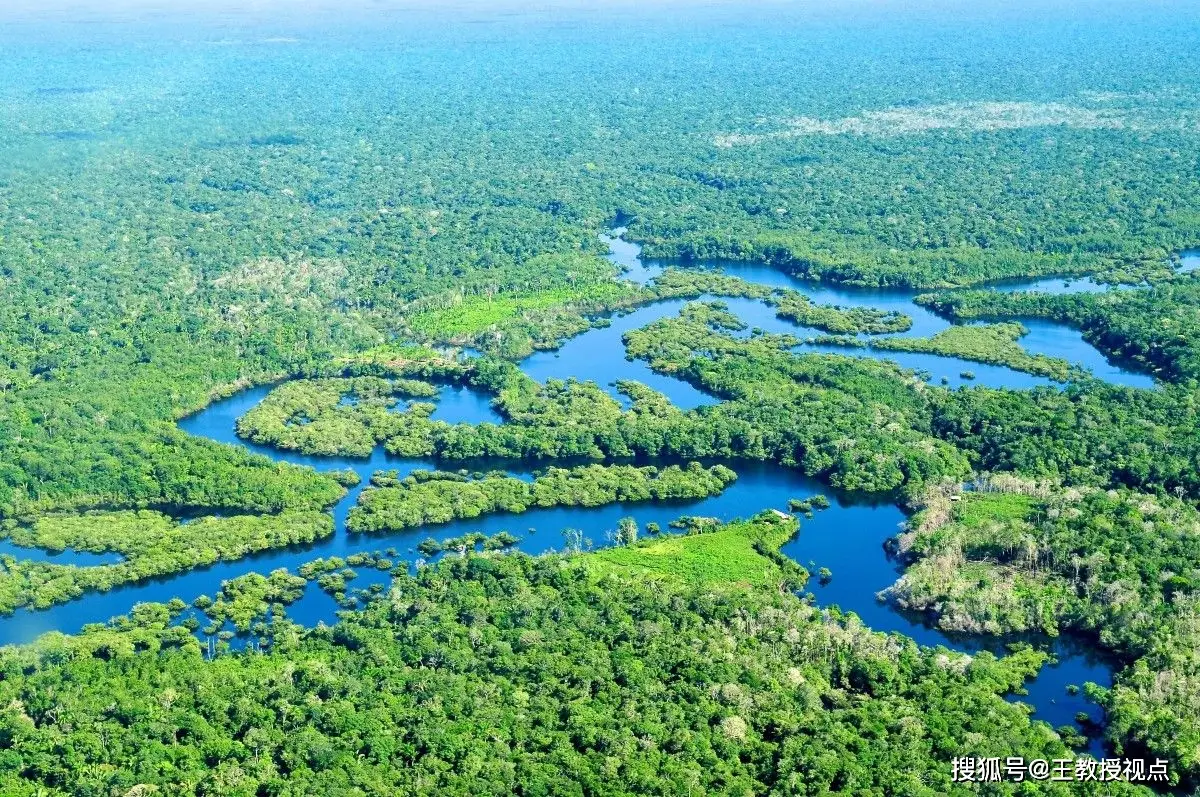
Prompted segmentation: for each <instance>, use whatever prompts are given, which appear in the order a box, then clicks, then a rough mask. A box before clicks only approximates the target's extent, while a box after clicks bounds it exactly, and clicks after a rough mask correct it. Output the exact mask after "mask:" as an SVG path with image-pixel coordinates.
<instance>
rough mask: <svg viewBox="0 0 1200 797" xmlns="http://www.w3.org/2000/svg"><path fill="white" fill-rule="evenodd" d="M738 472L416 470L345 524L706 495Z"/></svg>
mask: <svg viewBox="0 0 1200 797" xmlns="http://www.w3.org/2000/svg"><path fill="white" fill-rule="evenodd" d="M736 478H737V474H735V473H734V472H733V471H732V470H730V469H729V468H726V467H724V466H722V465H714V466H712V467H711V468H705V467H703V466H702V465H700V463H698V462H692V463H689V464H688V465H687V466H686V467H680V466H678V465H670V466H667V467H664V468H655V467H640V468H639V467H634V466H632V465H587V466H584V467H579V468H570V469H567V468H550V469H549V470H547V471H546V472H545V473H544V474H542V475H540V476H538V477H537V478H536V479H534V480H533V481H532V482H525V481H522V480H521V479H517V478H514V477H512V476H505V475H503V474H492V475H487V476H484V477H483V478H481V479H472V478H469V477H466V476H459V475H457V474H452V473H440V472H430V471H416V472H414V473H413V474H411V475H409V476H408V477H406V478H405V479H404V480H402V481H401V482H400V483H399V484H398V485H396V486H386V487H373V488H370V489H367V490H364V491H363V493H362V495H360V496H359V500H358V505H357V506H355V507H354V508H352V509H351V510H350V515H349V517H348V519H347V520H346V528H347V529H348V530H350V531H356V532H377V531H385V530H391V529H403V528H411V527H414V526H420V525H424V524H427V523H448V522H449V521H451V520H456V519H460V518H473V517H479V516H480V515H484V514H488V513H491V512H514V513H519V512H524V511H526V510H527V509H530V508H531V507H554V506H601V505H603V504H611V503H615V502H636V501H664V500H669V499H683V498H705V497H707V496H710V495H716V494H718V493H720V492H721V491H722V490H724V489H725V488H726V487H727V486H729V485H730V484H731V483H732V482H733V481H734V480H735V479H736Z"/></svg>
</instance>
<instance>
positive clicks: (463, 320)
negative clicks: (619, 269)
mask: <svg viewBox="0 0 1200 797" xmlns="http://www.w3.org/2000/svg"><path fill="white" fill-rule="evenodd" d="M630 291H631V288H630V287H629V286H628V285H623V284H621V283H617V282H605V283H596V284H590V285H587V286H584V287H582V288H579V289H563V288H560V289H554V290H549V291H539V292H537V293H531V294H519V295H506V296H493V297H491V298H488V297H486V296H464V297H462V299H461V300H456V303H455V304H454V305H453V306H450V307H445V308H439V309H436V310H427V311H425V312H422V313H418V314H417V315H414V316H413V317H412V318H411V319H409V326H410V327H411V328H412V330H413V331H414V332H418V333H421V334H424V335H429V336H432V337H437V338H450V337H455V336H459V335H475V334H478V333H480V332H486V331H487V330H488V329H491V328H492V327H494V326H497V325H500V324H503V323H505V322H506V321H511V320H512V319H515V318H519V317H521V316H522V315H523V314H524V313H528V312H531V311H535V310H544V309H547V308H550V307H556V306H561V305H568V304H575V303H586V304H589V305H592V304H596V303H604V302H608V301H611V300H614V299H620V298H622V297H624V296H626V295H628V294H629V293H630Z"/></svg>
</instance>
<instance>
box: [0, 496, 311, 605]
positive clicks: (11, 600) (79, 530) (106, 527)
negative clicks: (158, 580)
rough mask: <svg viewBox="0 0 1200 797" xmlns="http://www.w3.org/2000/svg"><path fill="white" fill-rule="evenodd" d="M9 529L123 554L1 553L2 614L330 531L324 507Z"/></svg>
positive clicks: (113, 516) (90, 516)
mask: <svg viewBox="0 0 1200 797" xmlns="http://www.w3.org/2000/svg"><path fill="white" fill-rule="evenodd" d="M7 530H8V534H9V536H10V537H11V538H12V540H13V542H14V543H16V544H18V545H22V546H27V547H38V548H46V549H49V550H52V551H58V550H62V549H64V548H73V549H75V550H79V551H87V552H91V553H118V554H120V555H121V556H122V557H123V558H122V560H121V561H119V562H116V563H113V564H102V565H90V566H76V565H62V564H55V563H49V562H36V561H30V560H25V559H15V558H13V557H11V556H3V557H0V614H11V613H12V612H13V611H14V610H16V609H18V608H21V607H24V606H29V607H32V608H45V607H47V606H52V605H54V604H56V603H65V602H66V601H69V600H73V599H75V598H78V597H80V596H82V595H84V594H85V593H87V592H90V591H100V592H106V591H108V590H110V589H112V588H113V587H116V586H120V585H122V584H131V583H134V582H137V581H143V580H145V579H149V578H154V577H157V576H164V575H169V574H172V573H181V572H184V571H186V570H189V569H191V568H194V567H201V566H204V565H210V564H213V563H214V562H219V561H232V560H235V559H240V558H242V557H244V556H246V555H247V554H250V553H254V552H257V551H265V550H268V549H271V548H282V547H286V546H288V545H296V544H300V543H310V542H313V541H314V540H318V539H321V538H323V537H328V536H330V535H331V534H333V518H332V517H331V516H330V515H328V514H325V513H322V512H284V513H282V514H279V515H242V516H237V517H201V518H197V519H195V520H193V521H191V522H189V523H179V522H177V521H175V520H173V519H172V518H170V517H167V516H166V515H164V514H162V513H160V512H153V511H149V510H140V511H136V512H89V513H87V514H83V515H51V516H46V517H41V518H38V519H37V520H36V521H34V522H33V523H32V524H31V525H27V526H13V525H9V526H7Z"/></svg>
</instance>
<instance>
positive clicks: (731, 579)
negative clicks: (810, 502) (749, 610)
mask: <svg viewBox="0 0 1200 797" xmlns="http://www.w3.org/2000/svg"><path fill="white" fill-rule="evenodd" d="M797 528H798V524H797V523H796V522H795V521H792V520H784V519H782V518H772V517H771V516H769V515H762V516H759V517H758V518H756V519H754V520H751V521H741V522H736V523H730V524H727V525H724V526H719V527H716V528H714V529H711V530H705V531H701V532H699V533H694V534H686V535H685V534H670V535H665V536H663V537H660V538H657V539H647V540H643V541H640V542H637V543H635V544H633V545H625V546H620V547H615V548H606V549H603V550H600V551H595V552H593V553H591V554H588V555H587V557H586V558H585V559H584V561H585V563H586V565H587V567H588V569H589V571H591V572H592V574H593V576H595V577H597V578H600V577H603V576H607V575H616V576H619V577H622V578H633V579H638V580H648V581H651V582H653V581H667V582H671V583H674V584H686V585H688V586H691V587H699V588H706V589H708V588H715V587H730V586H736V587H746V588H754V589H769V588H772V587H778V586H779V585H780V584H783V583H785V582H789V581H790V582H793V583H794V584H795V585H796V586H797V587H799V586H800V585H802V584H803V582H804V581H805V580H806V579H807V577H808V574H807V573H805V572H804V570H803V569H802V568H800V567H798V566H797V565H795V564H793V563H792V562H791V560H789V559H787V558H786V557H783V556H782V555H780V554H779V547H780V546H781V545H783V544H784V543H785V542H787V541H788V540H789V539H790V538H791V537H792V536H793V535H794V534H795V533H796V529H797Z"/></svg>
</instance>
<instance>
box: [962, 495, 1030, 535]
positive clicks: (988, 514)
mask: <svg viewBox="0 0 1200 797" xmlns="http://www.w3.org/2000/svg"><path fill="white" fill-rule="evenodd" d="M1036 500H1037V499H1035V498H1034V497H1033V496H1030V495H1023V494H1021V493H966V494H964V495H963V497H962V500H961V501H959V502H958V505H957V506H956V507H955V508H954V520H955V522H957V523H960V524H962V525H964V526H972V527H973V526H980V525H983V524H984V523H989V522H997V521H1005V520H1025V519H1027V518H1028V517H1029V515H1030V514H1031V513H1032V512H1033V507H1034V504H1035V503H1036Z"/></svg>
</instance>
